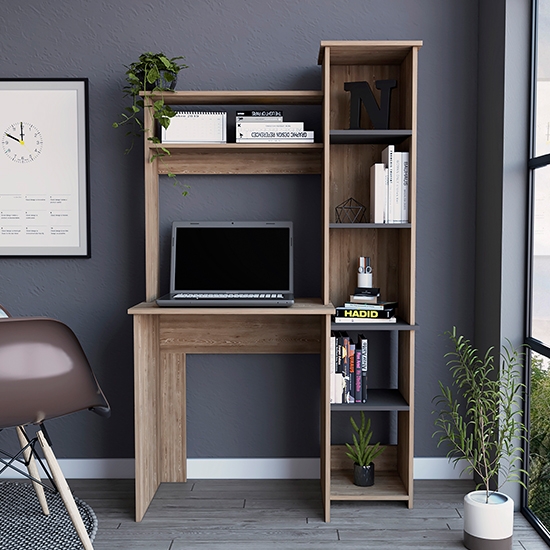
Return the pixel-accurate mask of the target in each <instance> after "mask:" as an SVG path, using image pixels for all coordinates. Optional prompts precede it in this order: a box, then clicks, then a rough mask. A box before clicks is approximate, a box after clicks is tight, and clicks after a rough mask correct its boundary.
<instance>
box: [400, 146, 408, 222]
mask: <svg viewBox="0 0 550 550" xmlns="http://www.w3.org/2000/svg"><path fill="white" fill-rule="evenodd" d="M402 155H403V201H402V209H401V221H402V222H403V223H408V221H409V153H406V152H405V153H402Z"/></svg>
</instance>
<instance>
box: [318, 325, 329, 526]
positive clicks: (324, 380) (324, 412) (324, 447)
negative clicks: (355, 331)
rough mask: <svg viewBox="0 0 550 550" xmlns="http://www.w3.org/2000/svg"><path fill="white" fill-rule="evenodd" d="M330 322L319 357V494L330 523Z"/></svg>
mask: <svg viewBox="0 0 550 550" xmlns="http://www.w3.org/2000/svg"><path fill="white" fill-rule="evenodd" d="M330 321H331V318H330V317H329V316H326V317H325V318H324V321H323V333H324V334H323V337H324V346H323V354H322V357H321V403H320V413H321V472H320V475H321V493H322V498H323V509H324V511H325V521H330V464H331V456H330V430H331V421H330V420H331V416H330V413H331V411H330V370H329V357H328V353H329V351H330V344H329V342H330Z"/></svg>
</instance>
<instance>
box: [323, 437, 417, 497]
mask: <svg viewBox="0 0 550 550" xmlns="http://www.w3.org/2000/svg"><path fill="white" fill-rule="evenodd" d="M398 453H399V449H398V447H397V446H395V445H388V446H385V447H384V452H383V453H382V454H381V455H379V456H378V457H377V458H376V460H375V461H374V471H375V473H374V485H373V486H372V487H358V486H356V485H354V483H353V463H352V461H351V460H350V459H349V458H348V457H347V456H346V447H345V446H344V445H332V447H331V490H330V498H331V500H408V498H409V497H408V491H407V490H406V488H405V486H404V484H403V481H402V480H401V478H400V476H399V474H398V472H397V462H398Z"/></svg>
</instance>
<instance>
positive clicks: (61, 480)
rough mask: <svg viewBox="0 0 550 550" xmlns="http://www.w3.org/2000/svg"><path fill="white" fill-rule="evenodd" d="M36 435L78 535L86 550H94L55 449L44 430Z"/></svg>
mask: <svg viewBox="0 0 550 550" xmlns="http://www.w3.org/2000/svg"><path fill="white" fill-rule="evenodd" d="M36 435H37V437H38V441H39V443H40V446H41V447H42V451H43V453H44V457H45V458H46V462H47V463H48V466H49V468H50V472H51V474H52V478H53V480H54V481H55V484H56V486H57V490H58V491H59V494H60V495H61V498H62V499H63V503H64V504H65V508H66V509H67V512H68V513H69V517H70V518H71V521H72V522H73V525H74V527H75V529H76V532H77V533H78V536H79V537H80V540H81V541H82V546H84V550H94V547H93V546H92V542H91V541H90V537H89V536H88V532H87V531H86V527H85V526H84V522H83V521H82V517H81V515H80V512H79V511H78V508H77V506H76V502H75V501H74V497H73V494H72V493H71V489H70V488H69V485H68V483H67V480H66V479H65V476H64V475H63V472H62V471H61V468H60V467H59V464H58V462H57V459H56V458H55V455H54V454H53V451H52V449H51V447H50V446H49V444H48V442H47V440H46V437H45V436H44V434H43V433H42V430H38V431H37V432H36Z"/></svg>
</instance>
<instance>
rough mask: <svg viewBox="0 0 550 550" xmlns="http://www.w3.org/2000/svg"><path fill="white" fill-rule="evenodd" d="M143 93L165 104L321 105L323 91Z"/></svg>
mask: <svg viewBox="0 0 550 550" xmlns="http://www.w3.org/2000/svg"><path fill="white" fill-rule="evenodd" d="M143 95H144V96H145V97H147V98H150V99H151V100H152V101H156V100H158V99H161V98H162V99H164V102H165V103H166V104H167V105H321V103H322V102H323V93H322V92H321V91H317V90H288V91H287V90H267V91H224V90H220V91H203V92H201V91H181V92H166V93H163V94H161V93H144V94H143Z"/></svg>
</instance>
